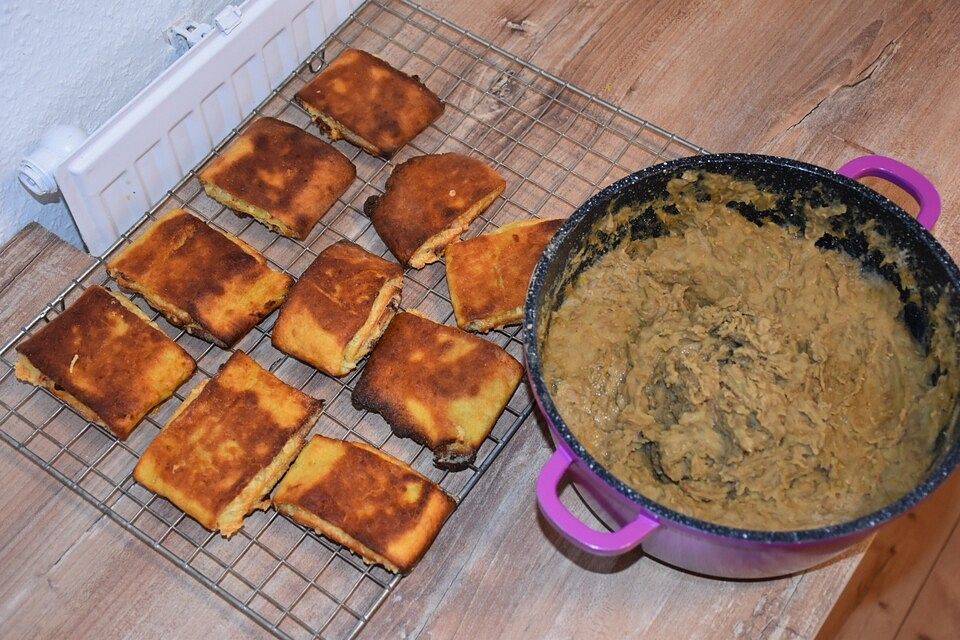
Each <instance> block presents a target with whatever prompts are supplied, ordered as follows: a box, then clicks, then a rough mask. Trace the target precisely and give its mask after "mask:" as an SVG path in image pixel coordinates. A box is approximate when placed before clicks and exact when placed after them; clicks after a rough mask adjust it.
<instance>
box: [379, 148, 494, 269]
mask: <svg viewBox="0 0 960 640" xmlns="http://www.w3.org/2000/svg"><path fill="white" fill-rule="evenodd" d="M506 185H507V183H506V181H505V180H504V179H503V177H502V176H501V175H500V174H498V173H497V172H496V171H494V170H493V169H491V168H490V167H489V166H487V165H486V164H484V163H483V162H481V161H480V160H477V159H476V158H471V157H469V156H464V155H461V154H459V153H444V154H439V155H426V156H416V157H414V158H411V159H410V160H407V161H406V162H404V163H403V164H401V165H400V166H398V167H397V168H396V169H394V170H393V173H392V174H391V175H390V178H389V179H388V180H387V184H386V187H385V191H384V194H383V195H382V196H372V197H371V198H369V199H368V200H367V202H366V203H365V204H364V210H365V211H366V213H367V215H369V216H370V219H371V220H372V221H373V226H374V228H375V229H376V230H377V233H378V234H379V235H380V237H381V238H382V239H383V241H384V243H385V244H386V245H387V247H388V248H389V249H390V251H391V253H393V255H394V256H396V257H397V260H399V261H400V262H401V263H402V264H404V265H407V266H411V267H414V268H417V269H419V268H421V267H423V266H424V265H425V264H428V263H430V262H436V261H437V260H439V259H440V256H441V255H443V251H444V248H445V247H446V246H447V245H448V244H449V243H451V242H453V241H454V240H456V239H457V238H459V237H460V235H461V234H462V233H463V232H464V231H466V230H467V228H468V227H469V226H470V223H471V222H473V220H474V219H475V218H476V217H477V216H479V215H480V214H481V213H483V211H484V210H485V209H486V208H487V207H489V206H490V204H491V203H492V202H493V201H494V200H495V199H496V198H497V197H498V196H499V195H500V194H501V193H503V191H504V189H505V188H506Z"/></svg>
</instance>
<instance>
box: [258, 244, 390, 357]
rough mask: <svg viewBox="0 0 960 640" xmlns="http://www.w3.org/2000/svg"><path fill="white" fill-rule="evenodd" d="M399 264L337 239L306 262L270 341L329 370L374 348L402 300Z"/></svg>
mask: <svg viewBox="0 0 960 640" xmlns="http://www.w3.org/2000/svg"><path fill="white" fill-rule="evenodd" d="M402 287H403V269H402V268H401V267H400V265H398V264H395V263H393V262H390V261H389V260H384V259H383V258H381V257H379V256H375V255H373V254H372V253H370V252H368V251H366V250H364V249H363V248H361V247H359V246H357V245H356V244H354V243H352V242H349V241H346V240H341V241H340V242H336V243H334V244H332V245H330V246H329V247H327V248H326V249H324V250H323V251H322V252H321V253H320V255H318V256H317V258H316V259H315V260H314V261H313V262H312V263H311V264H310V266H309V267H307V270H306V271H305V272H304V273H303V275H302V276H301V277H300V279H299V280H298V281H297V283H296V284H295V285H294V286H293V289H292V290H291V291H290V295H289V297H288V298H287V301H286V302H285V303H284V304H283V307H282V308H281V309H280V315H279V317H278V318H277V322H276V324H274V326H273V345H274V346H275V347H276V348H277V349H279V350H280V351H283V352H284V353H286V354H289V355H292V356H293V357H295V358H297V359H299V360H302V361H303V362H306V363H307V364H309V365H310V366H312V367H315V368H316V369H319V370H320V371H323V372H324V373H327V374H329V375H332V376H344V375H346V374H348V373H350V372H351V371H353V369H354V368H356V366H357V363H358V362H359V361H360V360H361V359H362V358H363V357H364V356H366V355H367V354H368V353H370V350H371V349H372V348H373V345H374V344H376V342H377V340H379V339H380V336H382V335H383V332H384V330H385V329H386V328H387V325H388V324H389V323H390V320H391V319H392V318H393V316H394V315H395V314H396V312H397V309H398V307H399V305H400V292H401V289H402Z"/></svg>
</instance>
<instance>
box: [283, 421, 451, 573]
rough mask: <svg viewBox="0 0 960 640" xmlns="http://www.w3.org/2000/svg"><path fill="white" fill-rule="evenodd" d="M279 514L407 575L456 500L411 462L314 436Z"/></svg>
mask: <svg viewBox="0 0 960 640" xmlns="http://www.w3.org/2000/svg"><path fill="white" fill-rule="evenodd" d="M273 504H274V506H275V507H276V509H277V511H279V512H281V513H285V514H287V515H288V516H290V517H291V518H293V519H294V520H295V521H297V522H299V523H300V524H302V525H304V526H306V527H310V528H311V529H313V530H314V531H316V532H317V533H320V534H322V535H324V536H326V537H328V538H330V539H331V540H335V541H336V542H338V543H340V544H342V545H343V546H345V547H346V548H348V549H350V550H351V551H352V552H354V553H355V554H357V555H358V556H360V557H361V558H363V560H364V562H366V563H368V564H379V565H382V566H384V567H386V568H387V569H388V570H389V571H392V572H394V573H407V572H409V571H410V570H411V569H412V568H413V566H414V565H415V564H416V563H417V562H418V561H419V560H420V558H422V557H423V555H424V553H426V551H427V549H428V548H429V547H430V545H431V544H432V543H433V541H434V539H435V538H436V537H437V534H438V533H439V532H440V528H441V527H442V526H443V523H444V521H445V520H446V519H447V517H448V516H449V515H450V514H451V513H452V512H453V510H454V509H455V508H456V503H455V502H454V501H453V498H451V497H450V496H449V495H447V493H446V492H444V491H443V489H441V488H440V487H439V486H437V485H436V484H434V483H433V482H431V481H430V480H428V479H427V478H425V477H423V476H422V475H420V474H419V473H417V472H416V471H414V470H413V469H412V468H411V467H410V466H409V465H407V464H404V463H403V462H401V461H400V460H397V459H395V458H393V457H392V456H389V455H387V454H386V453H383V452H382V451H379V450H377V449H375V448H373V447H371V446H370V445H368V444H365V443H362V442H344V441H343V440H334V439H331V438H326V437H324V436H314V437H313V439H311V440H310V442H309V443H308V444H307V446H306V447H304V449H303V451H302V452H301V453H300V456H299V457H298V458H297V460H296V462H294V463H293V466H292V467H290V471H288V472H287V475H286V476H284V478H283V480H281V481H280V485H279V486H278V487H277V492H276V494H275V496H274V498H273Z"/></svg>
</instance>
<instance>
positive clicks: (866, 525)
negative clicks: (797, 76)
mask: <svg viewBox="0 0 960 640" xmlns="http://www.w3.org/2000/svg"><path fill="white" fill-rule="evenodd" d="M717 164H753V165H756V164H762V165H769V166H771V167H772V168H775V169H778V170H786V171H802V172H805V173H811V174H814V175H816V176H817V177H819V178H821V179H823V180H824V181H829V182H832V183H834V184H837V185H839V186H841V187H843V188H845V189H847V190H849V191H852V192H854V196H855V198H856V199H859V200H860V202H861V203H862V204H863V205H865V206H864V208H865V209H866V210H870V211H876V212H878V213H879V212H883V215H891V216H895V217H897V218H899V220H900V222H902V223H903V224H905V225H907V226H908V227H911V226H912V227H913V231H914V233H913V234H912V235H913V236H914V237H915V238H916V239H917V240H918V242H919V243H920V245H922V246H923V248H924V249H925V250H926V251H928V252H929V253H930V254H931V256H932V257H933V258H934V259H935V260H936V261H937V262H938V263H939V264H940V265H941V266H942V267H943V268H944V269H945V271H946V272H947V275H948V278H949V280H950V283H951V285H952V286H953V287H954V289H955V290H956V291H960V269H958V268H957V265H956V263H955V262H954V261H953V259H952V258H951V257H950V255H949V254H948V253H947V251H946V250H945V249H944V248H943V247H942V246H941V245H940V244H939V243H938V242H937V241H936V240H935V239H934V237H933V236H932V235H931V234H930V233H929V232H927V231H926V229H924V228H923V227H922V226H921V225H920V224H919V223H918V222H917V221H916V220H915V219H914V218H913V217H912V216H910V215H909V214H908V213H907V212H906V211H904V210H903V209H901V208H900V207H899V206H897V205H896V204H895V203H893V202H891V201H890V200H888V199H887V198H885V197H884V196H882V195H881V194H879V193H877V192H876V191H874V190H873V189H870V188H869V187H867V186H865V185H863V184H861V183H859V182H857V181H856V180H852V179H850V178H847V177H845V176H842V175H840V174H838V173H836V172H834V171H831V170H829V169H825V168H823V167H820V166H817V165H813V164H809V163H806V162H801V161H799V160H793V159H790V158H782V157H778V156H768V155H760V154H744V153H720V154H707V155H696V156H688V157H683V158H679V159H676V160H670V161H668V162H663V163H660V164H656V165H652V166H650V167H647V168H645V169H642V170H641V171H637V172H635V173H632V174H630V175H628V176H626V177H624V178H621V179H620V180H618V181H617V182H615V183H613V184H611V185H609V186H607V187H605V188H604V189H602V190H601V191H600V192H598V193H597V194H595V195H594V196H592V197H591V198H589V199H588V200H587V201H585V202H584V203H583V204H582V205H580V207H579V208H578V209H577V210H576V211H574V212H573V213H572V214H571V215H570V217H569V218H568V219H567V220H566V221H565V222H564V223H563V225H562V226H561V227H560V229H559V230H558V231H557V233H556V234H554V237H553V239H552V240H551V241H550V243H549V244H548V245H547V247H546V249H545V250H544V252H543V255H542V256H541V257H540V260H539V261H538V262H537V265H536V267H535V269H534V272H533V276H532V278H531V284H530V289H529V290H528V292H527V299H526V304H525V308H524V323H523V327H524V333H525V335H526V339H525V340H524V356H525V359H526V364H527V372H528V376H527V377H528V379H529V380H530V384H531V386H532V387H533V392H534V394H535V396H536V397H537V400H538V405H539V406H540V408H541V410H542V411H543V412H544V413H545V414H546V418H547V419H548V420H549V421H550V422H551V423H552V426H553V428H554V429H553V430H552V433H557V434H559V435H560V437H561V438H563V440H564V441H565V442H566V444H567V445H568V446H569V447H570V448H571V449H572V451H573V452H574V453H575V454H576V456H577V458H578V462H582V463H584V464H586V466H587V467H588V468H589V469H590V470H591V471H592V472H593V473H594V474H596V475H597V476H598V477H599V478H600V479H602V480H603V482H604V483H605V484H606V485H609V487H611V488H613V489H614V490H616V491H617V492H618V493H620V494H621V495H622V496H624V497H626V498H628V499H629V500H631V501H632V502H634V503H635V504H637V505H639V506H640V507H642V508H644V509H646V510H647V511H648V512H650V513H652V514H653V515H655V516H656V517H658V518H659V519H664V520H667V521H669V522H671V523H675V524H678V525H682V526H685V527H688V528H691V529H694V530H697V531H700V532H704V533H709V534H713V535H716V536H721V537H725V538H733V539H738V540H744V541H753V542H762V543H800V542H818V541H823V540H827V539H833V538H840V537H846V536H850V535H853V534H856V533H859V532H863V531H867V530H870V529H873V528H875V527H877V526H879V525H881V524H883V523H884V522H887V521H888V520H891V519H892V518H894V517H896V516H899V515H901V514H903V513H904V512H906V511H907V510H909V509H911V508H912V507H914V506H915V505H916V504H917V503H918V502H920V501H921V500H922V499H924V498H925V497H927V496H928V495H929V494H930V493H932V492H933V490H934V489H936V488H937V487H938V486H939V485H940V484H941V483H942V482H943V481H944V480H945V479H946V478H947V476H949V474H950V473H951V472H952V471H953V470H954V468H955V467H956V466H957V465H958V463H960V440H958V441H957V442H954V444H953V445H952V446H951V448H950V450H949V451H948V452H947V454H946V455H945V456H944V457H943V459H942V460H941V461H940V463H939V464H938V465H937V466H936V467H935V468H934V469H933V470H932V471H930V472H929V473H928V474H927V476H926V477H925V478H924V479H923V480H922V481H921V482H920V483H919V484H918V485H917V486H916V487H914V488H913V489H912V490H911V491H909V492H908V493H907V494H906V495H904V496H902V497H901V498H899V499H898V500H896V501H894V502H893V503H891V504H889V505H887V506H885V507H883V508H881V509H878V510H876V511H873V512H872V513H868V514H866V515H863V516H860V517H858V518H855V519H853V520H849V521H845V522H841V523H839V524H833V525H828V526H824V527H817V528H811V529H796V530H785V531H763V530H757V529H742V528H738V527H731V526H726V525H720V524H715V523H712V522H708V521H706V520H701V519H699V518H694V517H692V516H687V515H684V514H682V513H680V512H678V511H674V510H673V509H670V508H668V507H666V506H664V505H662V504H661V503H659V502H656V501H654V500H651V499H649V498H647V497H645V496H643V495H641V494H640V493H639V492H637V491H636V490H634V489H633V488H631V487H629V486H628V485H627V484H626V483H624V482H623V481H621V480H620V479H619V478H617V477H616V476H615V475H613V474H612V473H610V472H609V471H608V470H607V469H606V468H605V467H604V466H603V465H601V464H600V463H599V462H598V461H597V460H596V459H595V458H594V457H593V456H591V455H590V453H589V452H588V451H587V450H586V449H585V448H584V447H583V445H582V444H580V442H579V440H577V438H576V436H574V435H573V433H572V432H571V431H570V428H569V427H568V426H567V424H566V422H565V421H564V420H563V418H562V417H561V416H560V412H559V411H558V410H557V407H556V405H555V404H554V402H553V398H552V397H551V396H550V393H549V391H548V390H547V386H546V383H545V381H544V378H543V368H542V361H541V357H540V347H539V345H538V341H537V340H536V339H535V335H536V327H537V326H538V325H539V323H540V320H541V310H540V308H539V305H537V304H536V302H537V300H538V299H539V298H540V296H541V292H542V290H543V287H544V281H545V278H546V275H547V271H548V269H549V267H550V265H551V263H552V262H553V260H554V258H555V255H556V252H557V248H558V247H559V246H560V245H561V244H562V243H563V242H564V240H566V238H567V237H568V236H570V234H571V233H573V231H574V229H576V228H577V227H578V226H579V225H580V223H581V222H582V221H583V220H584V219H586V218H587V216H588V215H589V214H590V212H591V211H592V210H593V209H594V208H596V207H597V206H600V205H602V204H603V203H605V202H609V201H611V200H612V199H613V198H615V197H616V196H618V195H620V194H621V193H622V192H624V191H626V190H627V189H629V188H630V187H632V186H633V185H635V184H637V183H640V182H643V181H645V180H647V179H649V178H651V177H653V176H661V175H664V174H673V173H676V172H679V171H683V170H685V169H706V168H709V167H710V166H712V165H717ZM957 375H960V372H958V373H957ZM953 420H954V421H955V422H956V421H957V420H960V417H958V416H957V415H955V416H954V418H953ZM954 428H956V425H955V426H954Z"/></svg>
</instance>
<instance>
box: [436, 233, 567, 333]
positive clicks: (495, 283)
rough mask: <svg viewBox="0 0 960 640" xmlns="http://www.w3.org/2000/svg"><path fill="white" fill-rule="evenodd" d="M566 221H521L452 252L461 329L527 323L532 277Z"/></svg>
mask: <svg viewBox="0 0 960 640" xmlns="http://www.w3.org/2000/svg"><path fill="white" fill-rule="evenodd" d="M561 224H563V220H521V221H519V222H513V223H510V224H508V225H505V226H503V227H502V228H500V229H498V230H496V231H494V232H492V233H486V234H483V235H481V236H477V237H475V238H471V239H469V240H464V241H463V242H454V243H453V244H451V245H450V246H448V247H447V251H446V254H445V255H446V262H447V285H448V287H449V289H450V301H451V302H452V303H453V311H454V314H455V315H456V317H457V326H459V327H460V328H461V329H466V330H467V331H479V332H482V333H486V332H487V331H490V330H491V329H496V328H499V327H504V326H506V325H509V324H516V323H518V322H520V321H521V320H522V319H523V305H524V303H525V302H526V298H527V290H528V289H529V288H530V277H531V276H532V275H533V269H534V268H535V267H536V266H537V261H538V260H539V259H540V255H541V254H542V253H543V250H544V249H545V248H546V246H547V244H548V243H549V242H550V239H551V238H553V234H554V233H556V231H557V229H559V228H560V225H561Z"/></svg>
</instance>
